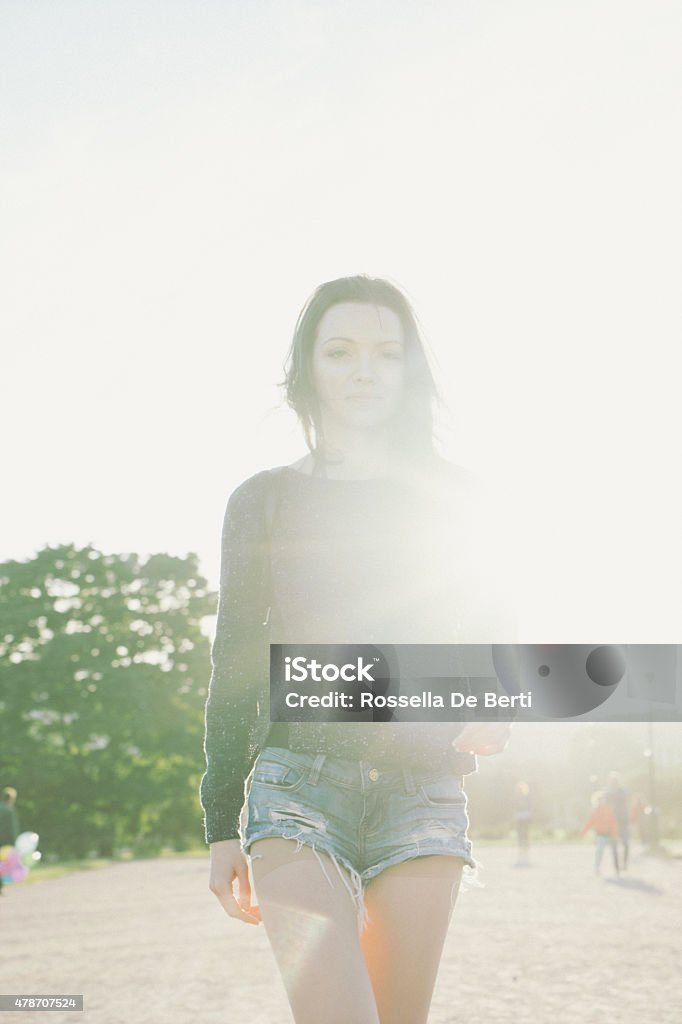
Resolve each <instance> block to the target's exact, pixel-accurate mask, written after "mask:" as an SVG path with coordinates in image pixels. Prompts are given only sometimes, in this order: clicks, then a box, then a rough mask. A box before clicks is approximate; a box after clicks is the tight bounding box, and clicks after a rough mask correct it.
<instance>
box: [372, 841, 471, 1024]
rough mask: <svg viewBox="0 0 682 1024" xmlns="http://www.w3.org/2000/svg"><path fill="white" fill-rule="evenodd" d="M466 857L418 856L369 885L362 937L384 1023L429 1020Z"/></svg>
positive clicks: (375, 879)
mask: <svg viewBox="0 0 682 1024" xmlns="http://www.w3.org/2000/svg"><path fill="white" fill-rule="evenodd" d="M462 866H463V861H462V860H461V858H459V857H418V858H416V859H415V860H409V861H405V862H403V863H402V864H396V865H395V866H394V867H391V868H387V869H386V870H385V871H382V873H381V874H380V875H377V877H376V878H374V879H373V880H372V881H371V882H370V883H369V884H368V886H367V890H366V892H365V905H366V907H367V913H368V916H369V923H368V925H367V927H366V928H365V930H364V931H363V933H362V936H361V942H362V950H363V953H364V956H365V962H366V964H367V969H368V970H369V974H370V978H371V981H372V987H373V989H374V996H375V999H376V1003H377V1007H378V1009H379V1020H380V1022H381V1024H406V1022H409V1024H424V1022H425V1021H426V1019H427V1017H428V1013H429V1006H430V1005H431V997H432V995H433V989H434V985H435V983H436V974H437V973H438V965H439V963H440V958H441V953H442V951H443V943H444V942H445V936H446V933H447V929H448V924H449V922H450V917H451V915H452V909H453V907H454V903H455V899H456V896H457V892H458V890H459V883H460V878H461V874H462Z"/></svg>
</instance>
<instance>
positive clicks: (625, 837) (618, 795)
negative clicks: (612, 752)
mask: <svg viewBox="0 0 682 1024" xmlns="http://www.w3.org/2000/svg"><path fill="white" fill-rule="evenodd" d="M606 802H607V803H608V805H609V807H610V808H611V810H612V811H613V813H614V815H615V818H616V822H617V823H618V834H619V836H620V843H621V845H622V847H623V858H622V861H621V866H622V867H623V869H624V870H626V869H627V866H628V860H629V857H630V794H629V793H628V791H627V789H625V787H624V786H623V783H622V781H621V777H620V775H619V774H618V772H611V773H610V775H609V778H608V782H607V784H606Z"/></svg>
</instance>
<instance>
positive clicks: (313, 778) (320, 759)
mask: <svg viewBox="0 0 682 1024" xmlns="http://www.w3.org/2000/svg"><path fill="white" fill-rule="evenodd" d="M326 760H327V755H326V754H318V755H317V757H316V758H315V760H314V761H313V763H312V764H311V766H310V772H309V774H308V782H309V783H310V785H311V786H316V785H317V784H318V782H319V781H320V772H321V771H322V765H323V764H324V762H325V761H326Z"/></svg>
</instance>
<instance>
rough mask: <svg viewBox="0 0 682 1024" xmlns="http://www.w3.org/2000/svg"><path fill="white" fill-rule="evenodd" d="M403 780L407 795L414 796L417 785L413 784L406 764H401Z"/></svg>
mask: <svg viewBox="0 0 682 1024" xmlns="http://www.w3.org/2000/svg"><path fill="white" fill-rule="evenodd" d="M403 782H404V783H405V792H406V793H407V795H408V796H414V794H415V793H416V792H417V787H416V786H415V784H414V779H413V777H412V772H411V771H410V769H409V768H408V767H407V765H403Z"/></svg>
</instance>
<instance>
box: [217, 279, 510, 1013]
mask: <svg viewBox="0 0 682 1024" xmlns="http://www.w3.org/2000/svg"><path fill="white" fill-rule="evenodd" d="M286 388H287V398H288V401H289V403H290V405H291V406H292V407H293V408H294V410H295V411H296V413H297V415H298V417H299V419H300V421H301V424H302V426H303V429H304V432H305V436H306V440H307V443H308V448H309V452H308V454H307V455H306V456H305V457H303V458H302V459H300V460H299V461H298V462H296V463H294V464H293V465H291V466H286V467H282V468H281V469H278V470H270V471H265V472H262V473H258V474H257V475H256V476H254V477H252V478H251V479H249V480H247V481H246V482H245V483H243V484H242V485H241V486H240V487H239V488H237V490H236V491H235V492H234V494H233V495H232V497H231V498H230V501H229V503H228V508H227V513H226V517H225V524H224V529H223V551H222V572H221V589H220V605H219V611H218V625H217V633H216V639H215V644H214V648H213V674H212V677H211V685H210V692H209V698H208V701H207V706H206V756H207V771H206V774H205V776H204V778H203V780H202V802H203V805H204V809H205V813H206V838H207V842H209V843H210V847H211V877H210V888H211V890H212V891H213V892H214V893H215V895H216V896H217V897H218V899H219V900H220V902H221V903H222V905H223V906H224V908H225V910H226V911H227V913H228V914H229V915H230V916H232V917H236V918H238V919H239V920H241V921H243V922H245V923H251V924H257V923H258V922H259V921H260V919H261V915H262V920H263V922H264V924H265V928H266V931H267V934H268V938H269V940H270V942H271V945H272V948H273V951H274V954H275V957H276V959H277V962H278V965H279V967H280V970H281V972H282V977H283V979H284V983H285V986H286V989H287V994H288V997H289V1001H290V1004H291V1007H292V1011H293V1014H294V1019H295V1020H296V1021H297V1024H307V1022H315V1024H335V1022H336V1021H343V1022H344V1024H347V1022H349V1021H352V1022H353V1024H377V1022H381V1024H389V1022H397V1021H401V1022H409V1024H419V1022H422V1021H426V1019H427V1015H428V1009H429V1004H430V1001H431V995H432V992H433V986H434V983H435V978H436V971H437V968H438V963H439V960H440V955H441V951H442V946H443V942H444V939H445V935H446V930H447V926H448V922H449V919H450V914H451V911H452V906H453V904H454V899H455V896H456V893H457V889H458V886H459V882H460V876H461V873H462V868H463V866H464V865H465V864H466V865H469V866H471V867H473V865H474V861H473V859H472V856H471V845H470V843H469V841H468V839H467V836H466V828H467V818H466V798H465V796H464V793H463V790H462V778H461V776H462V773H463V772H464V771H471V770H473V768H474V766H475V758H474V757H473V756H472V753H471V752H473V753H483V754H489V753H495V752H497V751H498V750H500V749H502V747H503V746H504V744H505V742H506V737H507V727H506V726H505V725H502V726H495V725H492V726H488V725H469V726H466V727H465V728H464V729H463V730H462V728H461V726H458V725H457V724H454V723H453V724H445V725H443V724H438V725H427V724H422V723H418V724H416V725H414V724H409V723H406V722H376V721H375V722H369V723H368V722H351V723H342V724H330V723H310V722H309V723H291V724H288V725H286V724H279V723H278V724H275V725H270V722H269V716H268V670H269V663H268V644H269V642H288V643H311V644H326V643H330V644H338V643H378V644H381V643H385V644H395V643H457V642H479V643H485V642H493V641H499V642H506V641H509V640H510V635H509V633H508V632H506V633H504V635H503V630H504V629H505V628H506V627H504V626H502V625H501V622H502V618H501V613H502V614H504V613H505V608H504V607H503V603H502V602H501V601H500V599H498V598H496V597H495V596H494V589H495V588H494V586H493V583H494V580H495V576H496V571H497V569H499V567H498V566H496V564H495V561H494V559H491V558H490V557H489V556H490V552H491V540H492V533H491V529H490V525H489V521H488V519H487V518H486V516H485V515H484V504H483V502H482V501H481V498H480V494H479V489H478V487H477V485H476V484H475V482H474V481H472V480H471V478H470V477H469V476H468V475H467V474H465V473H464V472H463V471H461V470H459V469H456V468H455V467H453V466H449V465H448V464H447V463H445V462H444V461H443V460H442V459H440V458H438V457H437V456H436V454H435V452H434V448H433V436H432V435H433V427H432V406H433V403H434V399H435V397H436V394H435V386H434V380H433V377H432V374H431V372H430V369H429V366H428V363H427V360H426V356H425V353H424V348H423V344H422V342H421V339H420V334H419V330H418V326H417V322H416V319H415V316H414V313H413V311H412V309H411V307H410V305H409V303H408V302H407V300H406V298H405V296H404V295H403V294H402V293H401V292H400V291H399V290H398V289H397V288H395V287H394V286H393V285H391V284H389V283H388V282H386V281H384V280H381V279H374V278H368V277H352V278H342V279H340V280H337V281H331V282H328V283H326V284H323V285H322V286H321V287H320V288H318V289H317V291H316V292H315V293H314V294H313V296H312V298H311V299H310V300H309V302H308V303H307V304H306V306H305V307H304V309H303V311H302V313H301V316H300V317H299V320H298V323H297V326H296V330H295V334H294V340H293V343H292V347H291V350H290V353H289V360H288V366H287V376H286ZM486 523H488V525H487V526H486V525H485V524H486ZM254 760H255V764H254ZM247 777H248V778H247ZM245 780H246V786H245ZM245 790H246V801H245V802H244V806H243V807H242V803H243V801H244V794H245ZM240 837H241V841H240ZM247 856H248V857H249V858H250V863H251V873H252V878H253V882H254V884H255V889H256V892H257V896H258V906H255V905H254V901H253V898H252V892H251V888H250V883H249V872H248V864H247ZM233 882H235V884H236V893H233ZM358 918H359V923H360V927H358ZM416 936H418V941H415V937H416Z"/></svg>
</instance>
